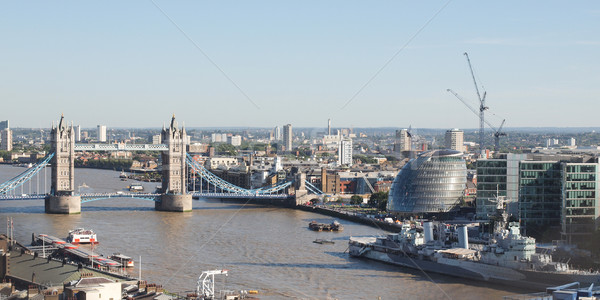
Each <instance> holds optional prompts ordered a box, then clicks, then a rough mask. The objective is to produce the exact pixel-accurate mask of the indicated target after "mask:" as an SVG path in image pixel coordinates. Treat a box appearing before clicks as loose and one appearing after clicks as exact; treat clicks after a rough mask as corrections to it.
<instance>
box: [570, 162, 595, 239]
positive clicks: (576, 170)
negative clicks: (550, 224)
mask: <svg viewBox="0 0 600 300" xmlns="http://www.w3.org/2000/svg"><path fill="white" fill-rule="evenodd" d="M598 180H599V178H598V164H597V163H563V164H562V207H563V209H562V212H561V214H562V217H561V227H562V228H561V233H562V237H561V238H562V239H564V240H567V241H568V242H569V243H571V242H575V241H581V240H582V239H585V238H586V237H589V235H590V233H592V232H593V231H594V230H595V229H596V227H597V225H598V224H597V222H598V217H599V216H600V209H599V208H600V207H599V206H600V205H599V203H598V202H599V201H598V186H599V184H598V183H599V182H598Z"/></svg>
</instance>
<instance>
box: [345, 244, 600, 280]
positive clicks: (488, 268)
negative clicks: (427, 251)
mask: <svg viewBox="0 0 600 300" xmlns="http://www.w3.org/2000/svg"><path fill="white" fill-rule="evenodd" d="M364 249H365V248H364V247H362V246H360V245H352V244H351V245H350V248H349V253H350V255H351V256H354V257H364V258H368V259H372V260H376V261H380V262H385V263H389V264H394V265H398V266H402V267H407V268H412V269H417V270H421V271H424V272H433V273H438V274H443V275H450V276H453V277H461V278H466V279H473V280H479V281H487V282H492V283H499V284H503V285H509V286H515V287H520V288H525V289H531V290H545V289H546V288H547V287H551V286H558V285H563V284H567V283H571V282H575V281H577V282H579V283H580V284H581V286H582V287H585V286H589V285H590V284H592V283H593V284H594V285H595V286H597V285H599V284H600V275H599V274H567V273H556V272H536V271H525V270H515V269H511V268H506V267H500V266H493V265H487V264H483V263H478V262H472V261H466V260H457V259H443V258H442V259H439V260H438V261H437V262H436V261H431V260H426V259H423V258H419V257H418V256H414V257H411V256H406V255H404V253H402V252H401V251H387V252H386V251H378V250H374V249H371V250H367V251H364Z"/></svg>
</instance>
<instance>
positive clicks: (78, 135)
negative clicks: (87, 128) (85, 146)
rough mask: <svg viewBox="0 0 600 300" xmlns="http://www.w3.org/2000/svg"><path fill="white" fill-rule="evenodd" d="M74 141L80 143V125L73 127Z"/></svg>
mask: <svg viewBox="0 0 600 300" xmlns="http://www.w3.org/2000/svg"><path fill="white" fill-rule="evenodd" d="M75 141H76V142H81V125H77V126H75Z"/></svg>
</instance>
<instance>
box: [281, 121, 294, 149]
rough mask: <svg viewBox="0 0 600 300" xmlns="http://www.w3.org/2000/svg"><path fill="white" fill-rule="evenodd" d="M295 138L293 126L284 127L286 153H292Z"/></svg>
mask: <svg viewBox="0 0 600 300" xmlns="http://www.w3.org/2000/svg"><path fill="white" fill-rule="evenodd" d="M293 138H294V136H293V134H292V124H287V125H283V145H284V146H285V151H292V139H293Z"/></svg>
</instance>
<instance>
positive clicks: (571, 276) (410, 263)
mask: <svg viewBox="0 0 600 300" xmlns="http://www.w3.org/2000/svg"><path fill="white" fill-rule="evenodd" d="M496 220H497V221H496V223H495V228H494V233H493V236H491V237H490V238H489V240H488V242H487V244H484V245H469V242H468V235H467V228H466V227H464V226H462V227H458V228H457V229H458V243H451V242H450V241H449V240H450V239H449V237H448V236H447V234H446V231H445V230H443V228H445V227H446V225H445V224H443V223H437V224H434V223H433V222H426V223H424V224H423V230H422V232H421V231H420V230H417V228H415V227H412V226H411V224H409V223H403V224H402V229H401V231H400V233H397V234H389V235H387V236H386V237H350V240H349V254H350V255H351V256H355V257H365V258H369V259H373V260H377V261H382V262H387V263H390V264H395V265H399V266H403V267H409V268H414V269H419V270H421V271H426V272H435V273H440V274H445V275H450V276H456V277H462V278H468V279H475V280H481V281H490V282H496V283H502V284H507V285H512V286H519V287H523V288H535V289H544V288H545V287H547V286H558V285H563V284H567V283H570V282H573V281H577V282H580V283H581V284H584V285H590V284H594V285H598V284H600V273H599V272H591V271H584V270H577V269H573V268H572V267H571V266H569V265H568V264H567V263H563V262H555V261H553V260H552V256H551V254H546V253H536V246H535V245H536V244H535V239H534V238H532V237H528V236H522V235H521V233H520V227H519V223H518V222H510V223H508V226H505V225H506V223H507V222H506V220H507V215H506V213H505V211H504V203H503V202H502V201H498V212H497V216H496ZM435 227H437V234H434V229H435Z"/></svg>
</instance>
